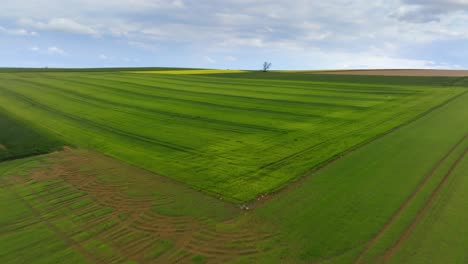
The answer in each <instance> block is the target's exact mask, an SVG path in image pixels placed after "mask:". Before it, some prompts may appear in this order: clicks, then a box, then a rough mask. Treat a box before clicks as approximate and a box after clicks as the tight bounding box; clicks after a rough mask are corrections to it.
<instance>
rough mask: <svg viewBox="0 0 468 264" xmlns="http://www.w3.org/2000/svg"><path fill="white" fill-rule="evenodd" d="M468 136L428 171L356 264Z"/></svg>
mask: <svg viewBox="0 0 468 264" xmlns="http://www.w3.org/2000/svg"><path fill="white" fill-rule="evenodd" d="M467 137H468V135H465V136H464V137H463V138H462V139H461V140H459V141H458V142H457V143H456V144H455V145H454V146H453V147H452V148H451V149H450V150H449V152H448V153H447V154H445V155H444V156H443V157H442V159H440V160H439V161H438V162H437V164H436V165H435V166H434V167H433V168H432V169H431V170H430V171H429V173H427V174H426V175H425V176H424V178H423V179H422V181H421V182H420V183H419V184H418V186H417V187H416V189H415V190H414V191H413V192H412V193H411V194H410V195H409V196H408V198H406V200H405V201H404V202H403V204H402V205H401V206H400V207H399V208H398V210H397V211H396V212H395V214H394V215H393V216H392V217H391V218H390V220H389V221H388V222H387V223H386V224H385V225H384V226H383V228H382V229H381V230H380V231H379V232H378V233H377V235H375V236H374V238H372V239H371V240H370V241H369V242H368V244H367V246H366V247H365V248H364V250H363V251H362V252H361V254H359V256H358V257H357V258H356V260H355V261H354V263H355V264H359V263H362V261H363V260H364V257H365V256H366V255H367V253H368V252H369V251H370V250H371V249H372V248H373V247H374V246H375V244H376V243H377V242H378V241H379V240H380V238H381V237H382V236H383V235H384V234H385V233H386V232H387V231H388V229H390V227H391V226H392V225H393V224H394V223H395V221H396V220H397V219H398V217H400V215H401V214H402V213H403V212H404V211H405V210H406V208H407V207H408V205H409V204H410V203H411V202H412V201H413V199H414V198H415V197H416V195H417V194H418V193H419V192H420V191H421V190H422V188H423V187H424V186H425V185H426V183H427V182H428V181H429V179H431V178H432V176H433V175H434V173H435V172H436V171H437V169H439V168H440V166H441V165H442V164H443V163H444V162H445V161H446V160H447V158H448V157H449V156H450V155H451V154H452V153H453V152H454V151H455V150H456V149H457V147H459V146H460V145H461V144H462V143H463V141H465V139H466V138H467Z"/></svg>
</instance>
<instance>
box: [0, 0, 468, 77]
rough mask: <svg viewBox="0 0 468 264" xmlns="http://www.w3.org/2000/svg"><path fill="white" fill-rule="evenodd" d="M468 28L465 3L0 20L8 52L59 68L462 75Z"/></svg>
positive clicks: (298, 5)
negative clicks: (40, 51) (265, 68)
mask: <svg viewBox="0 0 468 264" xmlns="http://www.w3.org/2000/svg"><path fill="white" fill-rule="evenodd" d="M466 25H468V1H466V0H374V1H371V0H354V1H349V0H330V1H309V0H290V1H278V0H270V1H265V0H256V1H253V0H224V1H222V2H220V1H214V0H198V1H195V0H173V1H168V0H112V1H111V0H100V1H94V0H70V1H61V0H17V1H8V2H7V3H3V4H2V9H1V10H0V36H1V37H2V38H8V40H9V41H7V43H11V44H10V45H18V43H22V42H24V43H26V42H29V46H28V47H30V45H31V44H30V42H31V41H33V42H34V41H35V42H36V44H34V45H43V46H49V47H59V46H60V47H63V48H65V49H66V50H67V55H68V56H66V57H64V58H62V59H61V60H60V61H57V64H62V65H63V66H109V65H110V66H112V65H116V66H118V65H122V66H123V65H129V64H130V66H132V65H135V66H137V65H144V66H165V65H167V66H190V67H222V68H256V67H258V64H259V63H260V64H261V62H262V61H263V60H271V61H273V62H274V67H276V68H296V69H304V68H345V67H346V68H437V67H440V68H457V67H467V66H468V65H467V63H466V62H465V61H467V59H468V54H466V52H465V53H463V48H462V47H463V46H465V45H466V44H467V40H468V27H466ZM20 36H22V37H24V38H32V37H34V38H32V40H28V41H26V40H21V38H20ZM4 45H8V44H4ZM28 47H25V49H27V48H28ZM68 51H69V52H68ZM455 51H461V54H458V55H459V56H458V57H456V56H454V54H453V52H455ZM103 54H106V55H105V59H104V58H103V56H101V55H103ZM84 58H87V59H88V62H85V61H84ZM22 59H24V60H25V61H26V60H30V58H29V57H26V55H23V58H22ZM35 60H36V62H37V63H39V64H40V63H44V62H47V61H46V60H47V58H46V57H41V58H35ZM11 61H13V60H12V59H11ZM13 63H14V62H13ZM104 63H105V64H104ZM5 66H7V65H5Z"/></svg>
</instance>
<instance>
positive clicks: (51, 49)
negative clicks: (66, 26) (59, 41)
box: [47, 46, 66, 55]
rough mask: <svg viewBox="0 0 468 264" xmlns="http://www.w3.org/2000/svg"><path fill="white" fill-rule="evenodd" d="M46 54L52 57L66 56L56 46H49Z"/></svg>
mask: <svg viewBox="0 0 468 264" xmlns="http://www.w3.org/2000/svg"><path fill="white" fill-rule="evenodd" d="M47 53H49V54H52V55H65V54H66V52H65V51H64V50H63V49H61V48H58V47H56V46H51V47H49V48H47Z"/></svg>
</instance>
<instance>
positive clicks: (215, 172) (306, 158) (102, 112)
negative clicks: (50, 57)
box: [0, 71, 466, 203]
mask: <svg viewBox="0 0 468 264" xmlns="http://www.w3.org/2000/svg"><path fill="white" fill-rule="evenodd" d="M184 73H185V72H184ZM229 74H230V76H232V77H229V78H228V77H216V78H215V77H211V76H206V75H203V76H198V75H183V74H182V75H175V74H167V75H164V74H141V73H138V71H137V72H136V73H127V72H125V73H122V72H86V73H83V72H72V73H69V72H43V73H36V72H34V73H28V72H19V73H18V72H16V73H3V74H1V75H0V80H1V82H0V104H1V105H2V107H4V108H5V110H6V111H8V112H11V113H14V114H15V115H17V116H18V117H20V118H21V119H23V120H25V121H28V122H30V123H31V124H33V125H35V126H38V127H39V126H40V127H41V128H42V129H45V130H48V131H51V132H52V133H53V134H54V135H59V136H60V137H61V138H63V139H65V140H66V141H67V142H70V143H71V144H72V145H76V146H81V147H85V148H90V149H94V150H97V151H99V152H102V153H104V154H107V155H111V156H113V157H116V158H118V159H120V160H123V161H126V162H128V163H131V164H134V165H137V166H139V167H143V168H145V169H148V170H150V171H153V172H155V173H157V174H159V175H164V176H166V177H170V178H172V179H175V180H177V181H180V182H183V183H186V184H188V185H190V186H192V187H194V188H196V189H199V190H202V191H204V192H206V193H209V194H213V195H217V196H221V197H222V198H223V199H227V200H229V201H233V202H236V203H242V202H246V201H251V200H253V199H255V198H256V197H258V196H259V195H262V194H265V193H270V192H272V191H275V190H278V189H280V188H281V187H283V186H285V185H286V184H288V183H289V182H291V181H294V180H296V179H298V178H299V177H301V176H302V175H304V174H306V173H307V172H310V171H312V170H314V169H316V168H318V167H319V166H321V165H323V164H325V163H326V162H327V161H330V160H332V159H333V158H335V157H337V156H339V155H341V154H342V153H344V152H346V151H347V150H349V149H351V148H354V147H357V146H359V145H361V144H363V143H365V142H367V141H369V140H371V139H373V138H375V137H377V136H379V135H382V134H384V133H386V132H387V131H389V130H391V129H392V128H395V127H398V126H399V125H401V124H404V123H406V122H409V121H411V120H412V119H414V118H416V117H418V116H419V115H421V114H422V113H424V112H426V111H428V110H430V109H431V108H433V107H435V106H437V105H440V104H441V103H444V102H446V101H448V100H450V99H451V98H454V97H455V96H457V95H460V94H461V93H462V92H464V91H466V90H465V88H458V87H453V86H441V87H431V88H430V89H427V88H426V87H424V86H392V85H386V84H378V85H376V84H356V83H342V82H340V83H337V82H330V81H329V82H310V81H307V82H306V81H276V80H266V79H245V78H237V77H235V76H237V75H236V74H235V73H229ZM239 74H240V75H242V74H243V73H239ZM218 75H220V74H214V75H213V76H218ZM338 139H339V140H338Z"/></svg>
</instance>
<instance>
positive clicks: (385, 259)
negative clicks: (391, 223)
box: [383, 148, 468, 263]
mask: <svg viewBox="0 0 468 264" xmlns="http://www.w3.org/2000/svg"><path fill="white" fill-rule="evenodd" d="M466 153H468V148H465V150H464V151H463V153H461V154H460V155H459V156H458V157H457V160H456V161H455V162H454V163H453V164H452V166H451V167H450V169H449V171H448V172H447V173H446V174H445V176H444V178H443V179H442V180H441V181H440V182H439V184H438V185H437V187H436V188H435V189H434V191H433V192H432V193H431V195H430V196H429V198H428V199H427V201H426V202H425V203H424V205H423V206H422V207H421V208H420V209H419V210H418V213H417V214H416V217H415V218H414V219H413V221H411V223H410V224H409V225H408V226H407V227H406V229H405V231H404V232H403V233H402V234H401V235H400V237H399V238H398V240H397V241H396V242H395V243H394V244H393V246H392V247H391V248H390V249H388V250H387V252H386V253H385V255H384V257H383V263H386V262H388V261H389V260H390V258H391V257H393V255H394V254H395V252H396V251H397V250H398V249H399V248H400V246H401V245H402V244H403V242H405V241H406V240H407V239H408V237H409V236H410V235H411V233H412V232H413V230H414V228H415V227H416V226H417V224H418V223H419V222H420V221H421V218H422V217H423V216H424V214H425V212H426V211H427V209H429V207H430V206H431V205H432V203H433V202H434V200H435V199H436V198H437V195H438V194H439V192H440V191H441V190H442V188H443V187H444V186H445V183H446V182H447V180H448V179H449V178H450V176H451V175H452V173H453V171H454V170H455V169H456V168H457V166H458V165H459V164H460V162H461V161H462V160H463V158H464V157H465V155H466Z"/></svg>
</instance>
